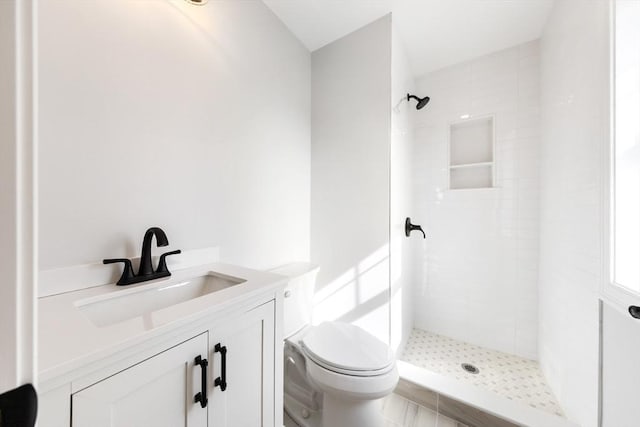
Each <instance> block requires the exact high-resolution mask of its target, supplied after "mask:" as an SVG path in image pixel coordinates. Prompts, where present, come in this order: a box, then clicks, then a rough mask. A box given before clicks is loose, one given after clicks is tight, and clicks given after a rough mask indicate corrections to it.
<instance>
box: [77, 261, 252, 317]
mask: <svg viewBox="0 0 640 427" xmlns="http://www.w3.org/2000/svg"><path fill="white" fill-rule="evenodd" d="M245 281H246V280H244V279H239V278H237V277H232V276H227V275H223V274H218V273H213V272H210V273H209V274H206V275H204V276H200V277H194V278H190V279H185V280H174V281H164V282H160V283H155V284H147V285H138V286H136V287H135V288H132V289H123V290H119V291H116V292H114V293H115V294H116V295H113V294H107V295H103V296H100V297H98V298H87V299H84V300H80V301H76V303H75V305H76V307H78V308H79V309H80V310H81V311H82V312H83V314H84V315H85V316H87V317H88V318H89V320H91V321H92V322H93V323H94V324H95V325H96V326H99V327H103V326H109V325H113V324H115V323H119V322H122V321H125V320H128V319H133V318H135V317H140V316H145V315H147V316H148V315H150V314H151V313H153V312H154V311H157V310H160V309H163V308H166V307H170V306H172V305H176V304H179V303H182V302H185V301H189V300H192V299H194V298H198V297H201V296H204V295H207V294H210V293H212V292H216V291H220V290H222V289H226V288H229V287H231V286H235V285H239V284H240V283H243V282H245Z"/></svg>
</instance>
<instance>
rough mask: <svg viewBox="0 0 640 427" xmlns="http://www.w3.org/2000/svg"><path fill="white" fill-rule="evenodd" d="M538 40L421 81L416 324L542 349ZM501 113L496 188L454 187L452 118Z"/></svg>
mask: <svg viewBox="0 0 640 427" xmlns="http://www.w3.org/2000/svg"><path fill="white" fill-rule="evenodd" d="M539 71H540V51H539V43H538V41H533V42H529V43H526V44H523V45H520V46H516V47H513V48H510V49H506V50H503V51H499V52H497V53H493V54H490V55H487V56H483V57H480V58H478V59H476V60H473V61H469V62H465V63H461V64H457V65H454V66H451V67H448V68H445V69H442V70H438V71H434V72H431V73H429V74H427V75H425V76H424V77H422V78H421V79H419V80H418V82H417V85H418V95H420V96H430V97H431V102H430V103H429V105H428V106H427V107H426V108H424V109H422V110H420V111H416V117H415V123H416V129H415V147H414V156H413V174H414V175H413V176H414V194H413V200H414V208H413V212H412V215H411V216H412V220H414V223H418V224H422V225H423V227H424V228H425V231H426V233H427V239H426V240H424V243H423V245H415V246H414V252H413V254H412V255H413V256H414V260H415V262H414V266H415V268H416V269H417V271H415V272H414V277H415V278H416V281H417V283H416V289H415V292H416V297H415V299H414V304H415V305H414V312H415V326H416V327H417V328H421V329H426V330H429V331H432V332H435V333H438V334H442V335H447V336H450V337H452V338H456V339H459V340H463V341H467V342H470V343H473V344H476V345H480V346H485V347H489V348H493V349H496V350H500V351H505V352H508V353H514V354H517V355H520V356H523V357H528V358H532V359H535V358H537V312H538V302H537V292H538V291H537V269H538V208H539V184H538V180H539V136H540V126H539V121H540V105H539V102H540V99H539V81H540V73H539ZM466 115H469V116H471V118H474V117H480V116H486V115H493V116H494V120H495V135H496V150H495V161H496V172H495V176H496V181H495V188H489V189H470V190H449V189H448V187H449V182H448V181H449V175H448V165H447V162H448V138H449V124H450V123H452V122H458V121H462V120H463V119H462V117H464V116H466Z"/></svg>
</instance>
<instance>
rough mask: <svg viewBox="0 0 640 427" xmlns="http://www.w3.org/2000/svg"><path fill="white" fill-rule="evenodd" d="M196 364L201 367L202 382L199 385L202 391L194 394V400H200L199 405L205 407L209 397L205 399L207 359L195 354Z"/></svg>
mask: <svg viewBox="0 0 640 427" xmlns="http://www.w3.org/2000/svg"><path fill="white" fill-rule="evenodd" d="M196 365H200V368H202V383H201V385H200V387H201V390H202V391H200V392H198V394H196V395H195V397H194V400H195V402H200V406H202V407H203V408H206V407H207V403H208V402H209V399H207V366H209V362H208V361H207V359H203V358H202V357H201V356H197V357H196Z"/></svg>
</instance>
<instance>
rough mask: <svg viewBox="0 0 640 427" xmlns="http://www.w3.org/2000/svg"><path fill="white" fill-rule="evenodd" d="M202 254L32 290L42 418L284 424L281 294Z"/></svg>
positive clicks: (271, 278)
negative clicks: (125, 274)
mask: <svg viewBox="0 0 640 427" xmlns="http://www.w3.org/2000/svg"><path fill="white" fill-rule="evenodd" d="M285 284H286V279H285V278H284V277H283V276H279V275H276V274H272V273H267V272H261V271H255V270H250V269H246V268H241V267H236V266H231V265H226V264H219V263H215V264H208V265H204V266H200V267H194V268H189V269H184V270H180V271H177V272H174V274H173V275H172V276H171V277H169V278H166V279H161V280H156V281H152V282H148V283H144V284H139V285H131V286H127V287H118V286H115V285H104V286H98V287H94V288H88V289H84V290H81V291H76V292H69V293H63V294H59V295H55V296H51V297H46V298H42V299H40V301H39V316H40V318H39V325H40V326H39V328H40V330H39V334H40V339H39V346H40V348H39V360H38V363H39V372H40V377H39V387H38V393H39V399H40V402H39V414H38V421H39V424H38V425H39V426H41V427H62V426H71V425H73V426H74V427H83V426H88V427H101V426H112V425H115V426H154V427H157V426H166V427H176V426H189V427H191V426H214V425H215V426H228V427H243V426H247V427H256V426H265V427H273V426H281V425H282V407H283V404H282V394H283V391H282V378H283V372H282V360H283V356H282V332H281V329H282V325H281V322H282V293H283V288H284V286H285Z"/></svg>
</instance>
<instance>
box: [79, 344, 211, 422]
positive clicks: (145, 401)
mask: <svg viewBox="0 0 640 427" xmlns="http://www.w3.org/2000/svg"><path fill="white" fill-rule="evenodd" d="M207 344H208V343H207V334H206V333H204V334H202V335H198V336H197V337H194V338H192V339H190V340H189V341H185V342H183V343H182V344H179V345H177V346H175V347H172V348H170V349H168V350H166V351H164V352H162V353H160V354H157V355H156V356H153V357H151V358H149V359H147V360H145V361H143V362H140V363H138V364H137V365H134V366H132V367H130V368H128V369H125V370H124V371H122V372H119V373H117V374H115V375H113V376H111V377H109V378H107V379H105V380H103V381H100V382H99V383H96V384H94V385H92V386H90V387H87V388H85V389H84V390H81V391H79V392H77V393H75V394H74V395H73V397H72V408H73V409H72V425H73V426H74V427H76V426H77V427H146V426H149V427H152V426H153V427H164V426H166V427H179V426H189V427H192V426H193V427H195V426H197V427H200V426H206V425H207V408H202V407H201V405H200V403H196V402H195V401H194V396H195V395H196V394H197V393H198V392H200V391H201V390H200V387H201V378H202V377H201V370H200V369H201V367H200V366H199V365H196V364H195V358H196V356H199V355H200V356H202V357H203V358H206V354H207V347H208V345H207Z"/></svg>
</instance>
